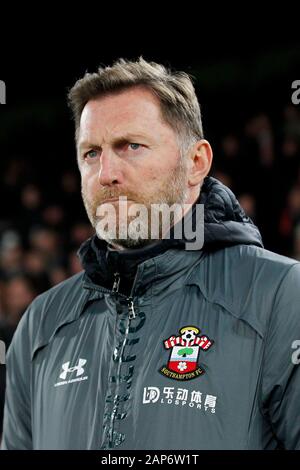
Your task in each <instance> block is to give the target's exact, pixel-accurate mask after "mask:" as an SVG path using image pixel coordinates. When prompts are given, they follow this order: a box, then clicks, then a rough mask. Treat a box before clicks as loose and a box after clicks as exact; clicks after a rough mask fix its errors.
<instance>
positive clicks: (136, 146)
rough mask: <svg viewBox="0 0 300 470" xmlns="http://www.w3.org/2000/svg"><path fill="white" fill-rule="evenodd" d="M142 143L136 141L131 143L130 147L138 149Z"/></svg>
mask: <svg viewBox="0 0 300 470" xmlns="http://www.w3.org/2000/svg"><path fill="white" fill-rule="evenodd" d="M140 146H141V145H140V144H136V143H135V142H133V143H131V144H129V147H130V148H131V150H138V149H139V148H140Z"/></svg>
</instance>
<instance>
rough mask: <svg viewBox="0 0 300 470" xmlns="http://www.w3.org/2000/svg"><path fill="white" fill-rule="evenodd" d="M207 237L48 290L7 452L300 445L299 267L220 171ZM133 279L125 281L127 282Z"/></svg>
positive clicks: (26, 342) (24, 363)
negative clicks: (103, 278)
mask: <svg viewBox="0 0 300 470" xmlns="http://www.w3.org/2000/svg"><path fill="white" fill-rule="evenodd" d="M201 200H202V201H203V202H204V201H205V203H206V206H205V207H206V209H205V211H206V214H205V224H206V225H205V227H206V229H205V230H206V232H205V242H206V243H205V246H204V248H203V249H202V250H201V251H185V250H184V249H183V248H179V247H176V246H174V247H170V249H168V250H167V251H166V252H164V253H163V254H161V255H158V256H155V257H153V258H150V259H148V260H146V261H144V262H143V263H142V264H140V265H139V267H138V270H137V274H136V278H135V282H134V285H133V288H132V292H131V296H130V297H126V296H125V295H122V294H120V293H119V294H118V293H117V292H113V291H112V290H111V289H107V288H103V287H101V286H100V285H99V284H97V283H95V282H94V281H93V279H92V278H93V276H92V273H93V272H94V271H95V272H96V271H97V269H99V264H98V263H97V262H96V260H95V257H94V255H93V253H92V252H91V250H90V243H91V240H88V241H87V242H86V243H85V244H84V246H83V248H82V249H81V256H82V259H83V261H84V263H85V265H88V266H89V268H90V269H89V270H88V271H89V274H87V272H84V271H83V272H81V273H79V274H77V275H75V276H73V277H71V278H70V279H68V280H67V281H65V282H63V283H61V284H59V285H57V286H56V287H54V288H52V289H50V290H49V291H47V292H45V293H43V294H42V295H40V296H39V297H37V298H36V299H35V300H34V301H33V303H32V304H31V305H30V307H29V308H28V310H27V312H26V313H25V315H24V316H23V318H22V320H21V322H20V325H19V327H18V329H17V332H16V334H15V337H14V340H13V343H12V346H11V347H10V349H9V352H8V358H7V373H8V375H7V395H6V405H5V418H4V437H3V442H2V447H3V449H109V448H117V449H120V450H122V449H275V448H281V447H283V448H286V449H300V369H299V366H298V365H297V362H298V361H297V360H295V359H297V350H296V349H295V343H294V342H295V341H296V340H300V263H298V262H297V261H295V260H292V259H289V258H285V257H282V256H279V255H277V254H274V253H272V252H269V251H267V250H265V249H263V248H262V247H261V239H260V236H259V232H258V231H257V229H256V227H255V226H254V225H253V224H252V223H251V221H250V220H249V219H248V218H247V217H246V216H245V214H244V213H243V211H242V210H241V208H240V207H239V205H238V203H237V201H236V200H235V198H234V196H233V194H232V193H231V192H230V191H229V190H228V188H226V187H225V186H223V185H222V184H220V183H219V182H217V181H216V180H214V179H213V178H208V179H207V180H206V184H205V187H204V188H203V192H202V199H201ZM121 282H122V279H121Z"/></svg>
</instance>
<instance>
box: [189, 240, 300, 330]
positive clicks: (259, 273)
mask: <svg viewBox="0 0 300 470" xmlns="http://www.w3.org/2000/svg"><path fill="white" fill-rule="evenodd" d="M201 265H202V266H201ZM199 266H200V271H201V272H198V273H197V278H198V282H197V284H198V285H199V287H200V289H201V290H202V293H203V295H204V296H205V297H206V298H207V299H208V300H209V301H210V302H213V303H218V304H219V305H221V306H223V307H224V308H225V309H226V310H227V311H229V312H230V313H231V314H232V315H234V316H235V317H236V318H239V319H242V320H245V321H247V322H248V323H250V324H251V326H252V327H253V328H255V329H256V331H257V332H259V334H260V335H261V336H262V337H263V336H264V334H265V331H266V327H267V323H268V319H269V317H270V315H271V313H272V310H274V305H275V304H276V299H277V298H278V292H279V290H280V292H281V290H282V286H287V285H290V289H289V292H291V290H292V291H293V292H294V298H295V299H296V284H297V282H298V286H299V287H300V262H298V261H297V260H295V259H292V258H288V257H286V256H282V255H279V254H277V253H274V252H272V251H269V250H266V249H264V248H260V247H256V246H253V245H236V246H232V247H227V248H224V249H222V250H218V251H216V252H214V253H210V254H207V255H206V256H205V258H204V260H203V263H200V265H199ZM290 271H291V272H293V274H292V275H290V274H289V273H290ZM299 287H298V289H299ZM293 289H294V290H293ZM282 295H283V297H284V292H283V293H282ZM289 301H290V302H293V298H290V299H289ZM295 301H296V300H295Z"/></svg>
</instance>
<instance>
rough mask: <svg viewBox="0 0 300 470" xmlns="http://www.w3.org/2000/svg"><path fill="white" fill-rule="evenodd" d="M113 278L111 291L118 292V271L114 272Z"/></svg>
mask: <svg viewBox="0 0 300 470" xmlns="http://www.w3.org/2000/svg"><path fill="white" fill-rule="evenodd" d="M114 276H115V280H114V285H113V288H112V291H113V292H115V293H118V292H119V286H120V279H121V278H120V274H119V273H114Z"/></svg>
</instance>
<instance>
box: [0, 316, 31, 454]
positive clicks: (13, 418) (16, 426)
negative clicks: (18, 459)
mask: <svg viewBox="0 0 300 470" xmlns="http://www.w3.org/2000/svg"><path fill="white" fill-rule="evenodd" d="M28 313H29V312H28V310H27V311H26V312H25V314H24V315H23V317H22V319H21V321H20V323H19V325H18V327H17V330H16V332H15V334H14V337H13V340H12V343H11V345H10V347H9V348H8V352H7V358H6V393H5V407H4V422H3V436H2V443H1V449H3V450H26V449H32V435H31V399H30V383H31V355H30V347H29V346H30V345H29V335H28Z"/></svg>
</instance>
